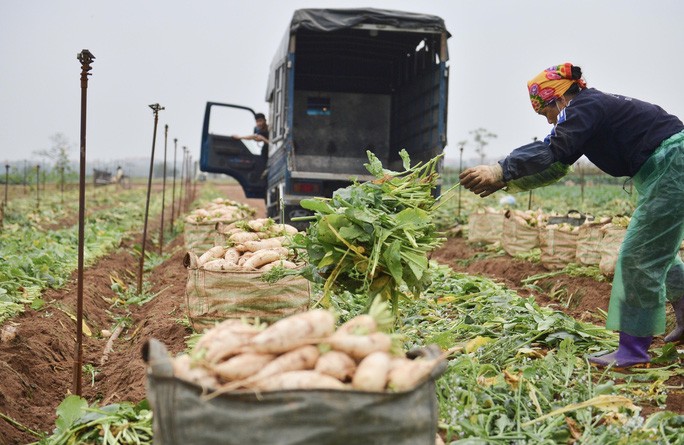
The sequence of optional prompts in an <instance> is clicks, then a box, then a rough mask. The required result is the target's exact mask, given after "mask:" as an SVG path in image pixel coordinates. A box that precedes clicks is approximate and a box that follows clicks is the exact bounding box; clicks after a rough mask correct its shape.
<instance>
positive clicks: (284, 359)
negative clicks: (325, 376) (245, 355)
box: [254, 345, 321, 379]
mask: <svg viewBox="0 0 684 445" xmlns="http://www.w3.org/2000/svg"><path fill="white" fill-rule="evenodd" d="M320 355H321V354H320V352H319V351H318V348H317V347H316V346H313V345H306V346H300V347H299V348H296V349H293V350H292V351H288V352H285V353H283V354H281V355H279V356H278V357H276V358H275V359H273V360H272V361H270V362H269V363H268V364H266V365H265V366H264V367H263V368H262V369H261V370H260V371H259V372H258V373H256V374H254V379H262V378H264V377H270V376H272V375H276V374H281V373H283V372H287V371H300V370H303V369H313V368H314V366H316V361H317V360H318V357H320Z"/></svg>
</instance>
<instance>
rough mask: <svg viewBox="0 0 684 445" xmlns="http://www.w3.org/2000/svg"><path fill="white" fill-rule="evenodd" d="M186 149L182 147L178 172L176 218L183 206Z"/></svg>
mask: <svg viewBox="0 0 684 445" xmlns="http://www.w3.org/2000/svg"><path fill="white" fill-rule="evenodd" d="M187 150H188V148H187V147H185V146H184V147H183V160H182V161H181V174H180V190H179V193H178V218H180V214H181V208H182V207H183V182H184V178H185V176H184V175H185V153H186V151H187Z"/></svg>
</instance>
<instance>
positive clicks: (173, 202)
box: [171, 138, 178, 234]
mask: <svg viewBox="0 0 684 445" xmlns="http://www.w3.org/2000/svg"><path fill="white" fill-rule="evenodd" d="M177 149H178V138H174V139H173V189H172V190H171V233H172V234H173V232H174V230H173V218H174V216H175V213H176V150H177Z"/></svg>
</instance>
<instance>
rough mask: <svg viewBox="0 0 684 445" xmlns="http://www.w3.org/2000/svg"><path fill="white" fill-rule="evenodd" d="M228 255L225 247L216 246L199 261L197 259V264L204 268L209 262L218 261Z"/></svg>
mask: <svg viewBox="0 0 684 445" xmlns="http://www.w3.org/2000/svg"><path fill="white" fill-rule="evenodd" d="M225 253H226V248H225V247H223V246H214V247H212V248H211V249H209V250H207V251H206V252H204V253H203V254H202V255H201V256H200V257H199V258H198V259H197V264H198V266H202V265H203V264H204V263H206V262H207V261H209V260H213V259H218V258H223V255H224V254H225Z"/></svg>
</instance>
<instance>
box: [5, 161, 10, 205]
mask: <svg viewBox="0 0 684 445" xmlns="http://www.w3.org/2000/svg"><path fill="white" fill-rule="evenodd" d="M9 169H10V166H9V164H5V201H4V203H5V207H7V190H8V188H9Z"/></svg>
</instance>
